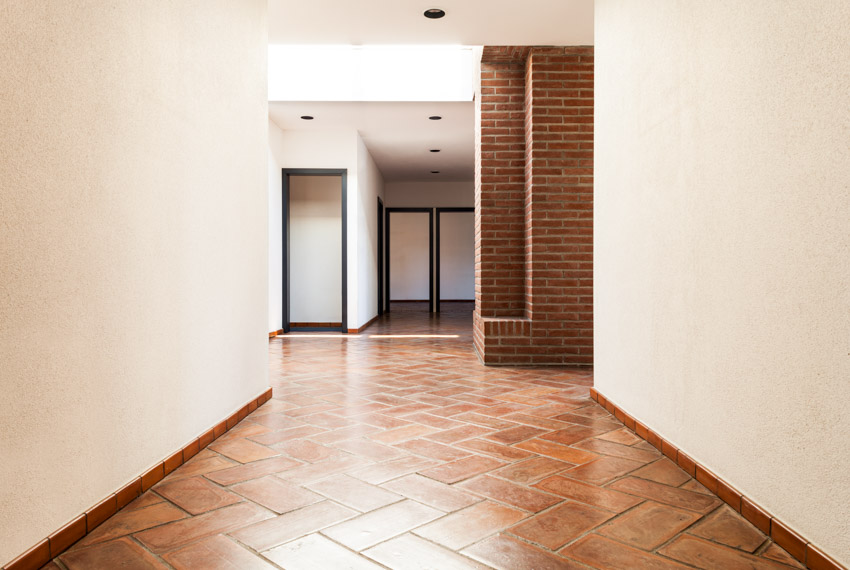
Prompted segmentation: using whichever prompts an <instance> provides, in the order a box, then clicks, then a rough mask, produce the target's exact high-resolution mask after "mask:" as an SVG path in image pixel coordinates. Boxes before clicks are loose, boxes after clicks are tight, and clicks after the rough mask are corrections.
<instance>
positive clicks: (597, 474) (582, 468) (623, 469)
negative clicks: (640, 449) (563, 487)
mask: <svg viewBox="0 0 850 570" xmlns="http://www.w3.org/2000/svg"><path fill="white" fill-rule="evenodd" d="M643 465H644V464H643V463H641V462H639V461H632V460H631V459H623V458H620V457H608V456H603V457H600V458H599V459H596V460H594V461H591V462H590V463H585V464H584V465H579V466H578V467H573V468H572V469H567V470H566V471H563V472H561V473H560V474H561V475H562V476H564V477H569V478H570V479H578V480H579V481H584V482H585V483H593V484H594V485H604V484H605V483H608V482H610V481H613V480H614V479H616V478H617V477H622V476H623V475H625V474H627V473H629V472H631V471H634V470H635V469H637V468H639V467H642V466H643Z"/></svg>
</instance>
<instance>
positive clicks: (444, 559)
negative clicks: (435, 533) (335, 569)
mask: <svg viewBox="0 0 850 570" xmlns="http://www.w3.org/2000/svg"><path fill="white" fill-rule="evenodd" d="M363 554H364V555H365V556H368V557H369V558H371V559H373V560H375V561H376V562H380V563H381V564H383V565H384V566H386V567H387V568H393V570H484V569H485V568H487V566H484V565H483V564H478V563H477V562H474V561H473V560H471V559H469V558H467V557H465V556H461V555H459V554H456V553H454V552H452V551H451V550H448V549H445V548H443V547H441V546H438V545H436V544H434V543H432V542H428V541H427V540H423V539H421V538H419V537H418V536H414V535H412V534H403V535H401V536H399V537H396V538H393V539H392V540H388V541H387V542H383V543H381V544H379V545H378V546H373V547H372V548H370V549H368V550H364V551H363Z"/></svg>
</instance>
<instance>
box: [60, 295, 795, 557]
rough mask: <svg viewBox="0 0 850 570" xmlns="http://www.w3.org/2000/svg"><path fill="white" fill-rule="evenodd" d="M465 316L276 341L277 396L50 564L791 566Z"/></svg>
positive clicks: (555, 376)
mask: <svg viewBox="0 0 850 570" xmlns="http://www.w3.org/2000/svg"><path fill="white" fill-rule="evenodd" d="M469 307H471V305H467V304H455V303H452V304H445V305H444V312H443V313H442V314H440V315H439V316H430V315H428V314H427V313H422V312H417V311H415V310H405V307H403V306H398V307H394V309H395V310H394V311H393V312H392V313H391V314H387V315H384V316H383V317H382V318H381V319H380V320H379V321H378V322H377V323H376V324H375V325H373V326H371V327H370V328H369V329H367V330H366V331H365V332H363V333H361V334H359V335H339V334H335V333H303V334H291V335H287V336H279V337H276V338H274V339H272V340H270V342H269V358H270V365H271V384H272V386H273V388H274V398H273V399H272V400H270V401H269V402H267V403H266V404H265V405H263V406H262V407H260V408H259V409H257V410H256V411H255V412H254V413H252V414H251V415H250V416H248V417H247V418H246V419H245V420H244V421H242V422H241V423H240V424H239V425H237V426H236V427H234V428H233V429H232V430H231V431H229V432H228V433H226V434H225V435H223V436H222V437H220V438H219V439H218V440H216V441H214V442H213V443H212V444H211V445H210V446H209V447H208V448H207V449H205V450H203V451H201V452H200V453H199V454H198V455H196V456H195V457H194V458H192V459H191V460H190V461H188V462H187V463H186V464H185V465H183V466H182V467H180V468H179V469H177V470H176V471H175V472H173V473H172V474H171V475H169V476H168V477H166V478H165V479H164V480H163V481H161V482H160V483H158V484H157V485H155V486H154V487H153V489H152V490H150V491H147V492H146V493H145V494H144V495H143V496H141V497H140V498H139V499H137V500H136V501H134V502H133V503H131V504H130V505H128V506H127V507H126V508H125V509H123V510H122V511H120V512H119V513H118V514H117V515H115V516H114V517H112V518H111V519H110V520H108V521H107V522H106V523H104V524H103V525H102V526H100V527H98V528H97V529H96V530H95V531H94V532H92V533H91V534H89V535H88V536H86V537H85V538H84V539H83V540H82V541H81V542H80V543H78V544H77V545H75V546H74V547H73V548H71V549H70V550H69V551H67V552H65V553H64V554H62V555H61V556H60V558H59V559H57V560H56V561H54V562H53V563H51V565H50V566H49V567H50V568H54V569H55V568H67V569H70V570H75V569H81V568H85V569H91V568H116V567H119V566H120V567H122V568H133V569H135V568H139V569H141V568H177V569H183V568H195V569H197V568H203V569H218V568H230V569H237V568H238V569H265V568H278V567H280V568H287V569H289V568H292V569H317V568H333V567H340V568H343V567H344V568H357V569H360V568H362V569H367V568H382V567H388V568H400V569H407V568H420V569H421V568H434V569H440V570H446V569H450V568H489V567H493V568H503V569H510V570H516V569H524V568H535V569H544V568H588V567H593V568H685V567H691V568H692V567H697V568H733V567H747V568H783V567H784V568H787V567H797V568H799V567H800V566H799V565H798V564H797V563H796V562H795V561H793V560H792V559H791V558H790V557H789V556H788V555H787V553H785V551H783V550H781V549H780V548H779V547H778V546H776V545H774V544H773V543H772V542H771V541H770V540H768V539H767V538H766V537H765V535H764V534H762V533H761V532H760V531H758V530H757V529H755V527H753V526H751V525H750V524H749V523H747V522H746V521H744V520H743V519H742V518H741V517H740V516H739V515H738V514H737V513H735V512H734V511H732V510H731V509H730V508H729V507H728V506H726V505H725V504H723V503H722V502H721V501H720V500H718V499H717V498H716V497H714V496H713V495H711V494H710V493H708V492H707V490H706V489H705V488H704V487H702V486H701V485H700V484H698V483H697V482H696V481H694V480H693V479H691V478H690V477H689V476H688V475H687V474H686V473H685V472H684V471H682V470H680V469H679V468H678V467H676V466H674V465H673V464H672V463H671V462H670V461H669V460H668V459H666V458H664V457H663V456H662V455H661V454H660V453H659V452H658V451H657V450H656V449H655V448H654V447H652V446H651V445H649V444H648V443H647V442H645V441H643V440H641V439H639V438H637V437H635V436H634V435H633V434H632V432H630V431H629V430H627V429H625V428H624V427H623V426H622V424H620V423H619V422H618V421H617V420H615V419H614V418H612V417H611V416H610V414H609V413H608V412H607V411H605V410H604V409H602V408H601V407H599V406H598V405H596V404H595V403H594V402H592V401H591V400H590V399H589V397H588V388H589V387H590V386H591V385H592V374H591V373H590V372H588V371H583V370H573V371H570V370H565V369H556V368H526V369H522V368H509V367H502V368H496V367H490V368H485V367H484V366H482V365H481V364H480V363H479V361H478V359H477V357H476V355H475V354H474V352H473V351H472V343H471V312H470V308H469ZM358 553H359V554H358ZM784 564H787V565H788V566H785V565H784Z"/></svg>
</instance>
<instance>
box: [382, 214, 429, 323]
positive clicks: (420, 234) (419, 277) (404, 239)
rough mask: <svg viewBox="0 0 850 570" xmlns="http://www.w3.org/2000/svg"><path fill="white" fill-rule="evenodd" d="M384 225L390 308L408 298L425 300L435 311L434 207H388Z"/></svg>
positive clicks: (414, 301)
mask: <svg viewBox="0 0 850 570" xmlns="http://www.w3.org/2000/svg"><path fill="white" fill-rule="evenodd" d="M392 220H395V221H394V222H393V223H391V221H392ZM384 228H385V232H386V247H385V249H384V252H385V257H384V266H385V268H386V281H385V287H384V288H385V292H386V295H385V298H386V309H387V311H389V310H390V307H391V303H392V302H404V303H405V304H406V305H411V306H414V305H415V304H419V303H421V304H422V305H423V306H425V307H427V311H428V312H433V311H434V210H433V209H432V208H387V209H386V221H385V224H384ZM426 303H427V304H426Z"/></svg>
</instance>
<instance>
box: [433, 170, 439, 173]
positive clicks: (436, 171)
mask: <svg viewBox="0 0 850 570" xmlns="http://www.w3.org/2000/svg"><path fill="white" fill-rule="evenodd" d="M439 173H440V171H439V170H432V171H431V174H439Z"/></svg>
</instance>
